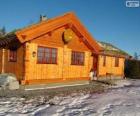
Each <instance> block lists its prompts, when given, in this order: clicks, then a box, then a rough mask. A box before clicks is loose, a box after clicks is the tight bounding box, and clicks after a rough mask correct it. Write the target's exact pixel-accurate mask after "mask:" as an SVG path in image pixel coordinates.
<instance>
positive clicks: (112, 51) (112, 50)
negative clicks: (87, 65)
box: [98, 41, 130, 57]
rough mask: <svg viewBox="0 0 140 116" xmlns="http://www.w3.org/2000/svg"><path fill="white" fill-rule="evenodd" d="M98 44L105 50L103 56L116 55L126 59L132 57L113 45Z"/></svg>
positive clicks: (99, 42)
mask: <svg viewBox="0 0 140 116" xmlns="http://www.w3.org/2000/svg"><path fill="white" fill-rule="evenodd" d="M98 44H99V45H100V46H101V47H102V49H103V51H102V52H101V53H102V54H108V55H114V56H125V57H129V56H130V55H129V54H128V53H127V52H125V51H123V50H121V49H120V48H118V47H116V46H114V45H112V44H111V43H106V42H101V41H98Z"/></svg>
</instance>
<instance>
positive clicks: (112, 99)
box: [0, 80, 140, 116]
mask: <svg viewBox="0 0 140 116" xmlns="http://www.w3.org/2000/svg"><path fill="white" fill-rule="evenodd" d="M122 83H125V82H122ZM122 83H121V85H122ZM129 83H131V85H130V86H127V87H121V88H113V89H110V90H109V91H107V92H105V93H101V94H86V95H84V94H82V93H81V94H78V95H76V94H73V95H71V96H67V97H57V96H56V97H54V98H53V99H51V100H50V102H53V103H54V104H55V105H51V106H50V105H49V104H48V103H46V104H43V105H40V106H35V105H34V106H33V105H32V102H31V101H28V102H27V103H25V104H24V107H23V104H22V102H23V101H24V99H22V98H21V99H18V100H17V99H16V98H13V99H12V98H10V99H9V100H8V99H6V100H5V99H1V101H0V115H8V114H11V115H13V116H16V115H19V114H20V116H22V115H25V116H26V115H35V116H140V80H130V81H129ZM14 100H15V101H14ZM33 101H34V102H35V100H33ZM15 102H16V103H15ZM24 102H25V101H24ZM21 114H22V115H21Z"/></svg>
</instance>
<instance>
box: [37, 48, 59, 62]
mask: <svg viewBox="0 0 140 116" xmlns="http://www.w3.org/2000/svg"><path fill="white" fill-rule="evenodd" d="M39 48H42V49H43V52H40V53H43V56H42V57H41V58H42V61H39V59H38V57H39V50H38V49H39ZM46 49H48V50H49V56H50V57H48V59H49V62H47V60H46V58H47V57H46V54H47V52H46ZM53 49H55V62H53V61H52V58H53V57H52V50H53ZM57 52H58V49H57V48H53V47H46V46H38V47H37V64H57Z"/></svg>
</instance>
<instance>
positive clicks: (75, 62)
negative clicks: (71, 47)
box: [71, 51, 85, 66]
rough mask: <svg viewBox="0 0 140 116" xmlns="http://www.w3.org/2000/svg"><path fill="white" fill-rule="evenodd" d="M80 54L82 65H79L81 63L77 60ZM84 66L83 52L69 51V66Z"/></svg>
mask: <svg viewBox="0 0 140 116" xmlns="http://www.w3.org/2000/svg"><path fill="white" fill-rule="evenodd" d="M76 54H77V55H76ZM81 54H82V55H83V58H82V59H83V60H82V63H80V62H81V61H80V62H79V58H77V56H78V55H81ZM78 57H79V56H78ZM73 60H77V61H73ZM84 64H85V52H79V51H71V65H77V66H79V65H80V66H83V65H84Z"/></svg>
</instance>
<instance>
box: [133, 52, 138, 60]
mask: <svg viewBox="0 0 140 116" xmlns="http://www.w3.org/2000/svg"><path fill="white" fill-rule="evenodd" d="M134 58H135V59H136V60H138V54H137V52H135V53H134Z"/></svg>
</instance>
